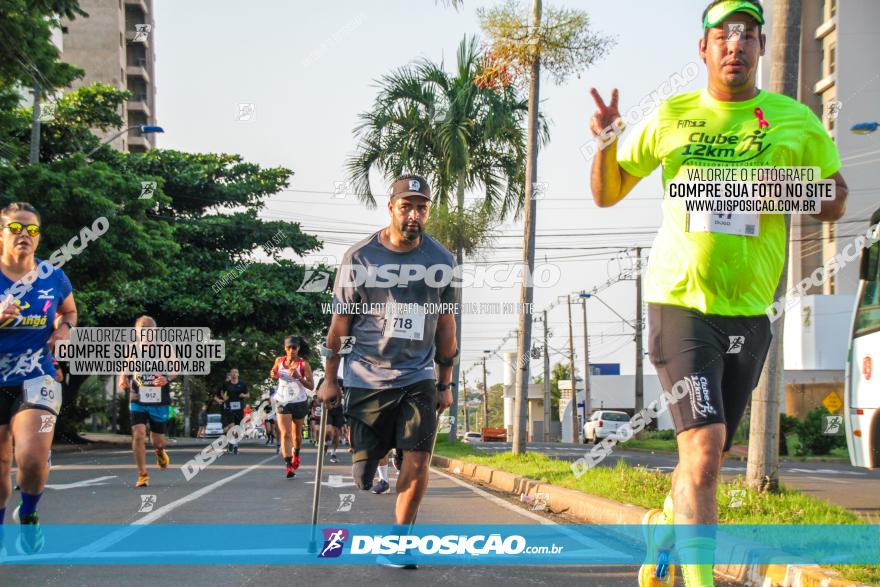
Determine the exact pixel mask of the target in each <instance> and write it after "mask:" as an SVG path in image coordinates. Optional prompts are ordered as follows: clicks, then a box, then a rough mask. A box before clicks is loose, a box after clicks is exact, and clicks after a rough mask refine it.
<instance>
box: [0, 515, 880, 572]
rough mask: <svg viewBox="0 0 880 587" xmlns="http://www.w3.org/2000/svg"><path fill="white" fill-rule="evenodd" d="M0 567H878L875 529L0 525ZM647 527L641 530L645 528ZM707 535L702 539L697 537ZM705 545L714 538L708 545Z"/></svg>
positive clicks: (879, 534) (879, 542) (878, 529)
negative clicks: (664, 562)
mask: <svg viewBox="0 0 880 587" xmlns="http://www.w3.org/2000/svg"><path fill="white" fill-rule="evenodd" d="M0 528H2V529H3V530H5V535H4V536H2V544H3V547H4V548H3V549H2V551H0V563H3V564H61V563H63V564H67V565H69V564H80V565H109V564H125V565H130V564H138V565H143V564H161V565H168V564H187V565H192V564H197V565H199V564H259V565H273V564H278V565H312V564H349V565H360V564H368V565H369V564H377V563H383V562H391V563H402V564H405V563H410V562H412V563H418V564H430V565H448V564H451V565H639V564H642V563H643V562H645V561H646V560H648V561H650V560H652V559H654V558H656V557H657V553H658V552H660V551H669V555H670V557H671V561H672V562H673V563H699V564H740V563H754V564H771V563H778V564H880V526H878V525H876V524H863V525H862V524H860V525H723V526H670V525H661V526H653V527H650V528H646V527H645V526H632V525H557V524H548V525H486V524H472V525H430V524H424V525H423V524H420V525H417V526H414V527H413V528H412V529H408V528H406V527H399V526H390V525H361V524H349V525H337V526H323V525H322V526H317V527H314V528H313V527H312V526H309V525H273V524H266V525H258V524H251V525H209V524H202V525H194V524H152V525H138V524H132V525H52V524H45V525H42V526H40V527H39V530H36V529H35V528H34V527H32V526H23V527H19V526H18V525H14V524H7V525H5V526H0ZM646 530H650V531H648V532H646ZM707 539H708V540H707ZM713 546H714V547H713Z"/></svg>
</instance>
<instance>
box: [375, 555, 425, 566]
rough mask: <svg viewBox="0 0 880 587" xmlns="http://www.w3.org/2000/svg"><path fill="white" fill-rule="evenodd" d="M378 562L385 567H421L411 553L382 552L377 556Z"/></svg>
mask: <svg viewBox="0 0 880 587" xmlns="http://www.w3.org/2000/svg"><path fill="white" fill-rule="evenodd" d="M376 562H377V563H379V564H380V565H382V566H383V567H388V568H390V569H408V570H415V569H418V568H419V565H417V564H416V562H415V559H413V557H412V556H411V555H409V554H389V555H384V554H380V555H379V556H377V557H376Z"/></svg>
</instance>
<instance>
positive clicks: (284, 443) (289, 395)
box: [269, 336, 315, 479]
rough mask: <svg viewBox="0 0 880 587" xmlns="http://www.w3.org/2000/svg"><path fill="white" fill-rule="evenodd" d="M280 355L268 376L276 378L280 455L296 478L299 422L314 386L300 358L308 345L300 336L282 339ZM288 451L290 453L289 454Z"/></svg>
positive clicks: (307, 365)
mask: <svg viewBox="0 0 880 587" xmlns="http://www.w3.org/2000/svg"><path fill="white" fill-rule="evenodd" d="M284 353H285V354H284V356H283V357H278V358H277V359H275V364H274V365H273V366H272V370H271V371H270V372H269V377H271V378H272V379H276V380H277V381H278V390H277V391H276V392H275V401H276V402H277V405H278V408H277V410H276V413H277V421H278V429H279V432H280V441H281V456H282V458H283V459H284V463H285V468H286V475H287V478H288V479H292V478H293V477H296V470H297V469H299V451H300V449H301V448H302V429H303V421H304V419H305V417H306V416H307V415H308V413H309V402H308V399H309V393H308V392H309V391H310V390H312V389H314V387H315V382H314V381H313V380H312V368H311V366H309V364H308V363H307V362H306V361H305V360H304V358H305V357H307V356H308V355H309V345H308V343H307V342H306V341H305V339H304V338H303V337H301V336H288V337H287V338H286V339H284ZM291 452H292V453H293V454H292V455H291Z"/></svg>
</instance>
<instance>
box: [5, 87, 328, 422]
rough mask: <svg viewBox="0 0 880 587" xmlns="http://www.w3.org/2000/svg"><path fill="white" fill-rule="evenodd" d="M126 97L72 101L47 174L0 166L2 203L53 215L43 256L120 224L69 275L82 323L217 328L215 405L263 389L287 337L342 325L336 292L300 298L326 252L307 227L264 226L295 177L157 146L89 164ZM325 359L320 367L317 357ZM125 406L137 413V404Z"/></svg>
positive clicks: (49, 131) (79, 93)
mask: <svg viewBox="0 0 880 587" xmlns="http://www.w3.org/2000/svg"><path fill="white" fill-rule="evenodd" d="M120 99H124V93H120V92H118V91H116V90H113V89H111V88H108V87H101V86H90V87H87V88H79V89H78V90H75V91H74V92H71V93H70V94H68V95H65V96H64V97H62V98H61V99H60V100H59V105H60V106H59V108H60V110H59V116H58V117H57V118H56V119H55V120H53V121H50V122H49V123H47V124H46V125H44V126H43V128H42V132H43V136H44V137H45V139H46V140H44V141H43V144H44V145H45V149H46V155H47V156H46V158H45V159H42V161H43V163H40V164H37V165H24V164H23V162H21V161H18V162H13V164H11V165H0V186H2V187H0V205H5V204H6V203H7V202H9V201H15V200H24V201H29V202H31V203H32V204H34V205H35V206H36V207H37V208H38V209H39V210H40V212H41V214H42V216H43V233H44V236H43V239H42V242H41V247H40V251H38V256H40V257H41V258H43V257H47V256H48V255H49V254H50V253H51V252H52V251H54V250H56V249H58V248H59V247H61V246H63V245H65V244H66V243H67V242H68V241H69V240H70V239H71V238H72V237H73V236H75V235H77V234H79V232H80V230H81V229H82V228H83V227H85V226H91V225H92V223H93V222H94V220H95V218H98V217H101V216H103V217H106V218H107V220H108V223H109V226H110V228H109V230H108V231H107V232H106V234H104V235H103V236H101V237H100V238H98V239H97V240H95V241H93V242H91V243H90V244H89V246H88V247H86V248H85V249H84V250H83V251H82V252H81V253H80V254H78V255H76V256H75V257H74V258H72V259H71V260H70V261H68V262H67V263H66V264H65V265H64V271H65V272H66V273H67V274H68V276H69V277H70V279H71V282H72V283H73V285H74V296H75V298H76V300H77V305H78V308H79V312H80V320H79V323H80V324H81V325H84V326H97V325H100V326H128V325H131V324H132V323H133V322H134V320H135V318H136V317H137V316H138V315H140V314H149V315H152V316H154V317H155V318H156V320H157V322H158V324H159V325H160V326H201V327H205V326H206V327H209V328H210V329H211V332H212V336H213V337H214V338H217V339H224V340H226V360H225V361H224V362H223V363H222V364H218V363H214V365H213V366H212V371H211V374H210V375H209V376H207V377H205V378H204V379H205V383H204V386H205V394H209V393H213V392H215V391H216V390H217V389H219V388H220V386H221V385H222V383H223V381H224V376H225V372H226V370H228V369H229V368H230V367H233V366H235V367H238V368H239V370H240V371H241V377H242V379H243V380H245V381H247V382H248V383H250V384H252V385H260V386H264V385H265V379H266V376H267V374H268V371H269V369H270V368H271V365H272V360H273V358H274V357H275V356H278V355H280V354H281V353H282V351H283V348H282V347H283V344H282V342H283V338H284V336H286V335H289V334H300V335H302V336H304V337H305V338H307V339H309V340H311V341H312V342H313V343H314V342H315V341H316V340H317V337H318V335H320V334H322V333H323V330H324V329H325V328H326V326H327V325H328V324H329V316H327V315H324V314H323V313H322V312H321V307H320V303H319V302H321V301H329V294H326V293H304V292H298V291H297V286H298V285H299V284H300V283H302V281H303V277H304V268H303V267H302V266H300V265H297V264H295V263H294V262H292V261H290V260H289V257H291V256H302V255H305V254H308V253H310V252H312V251H315V250H317V249H319V248H320V247H321V243H320V241H319V240H318V239H317V238H315V237H314V236H312V235H308V234H305V233H303V232H302V231H301V229H300V226H299V224H298V223H295V222H285V221H264V220H262V219H261V218H260V217H259V213H260V211H261V210H262V209H263V208H264V206H265V202H266V199H267V198H268V197H269V196H271V195H272V194H274V193H276V192H278V191H279V190H281V189H284V188H285V187H287V185H288V181H289V178H290V176H291V175H292V173H293V172H292V171H291V170H289V169H285V168H281V167H278V168H268V169H264V168H261V167H260V166H258V165H256V164H253V163H248V162H245V161H243V160H242V159H241V157H240V156H238V155H232V154H210V153H205V154H198V153H196V154H193V153H182V152H177V151H170V150H158V149H156V150H151V151H149V152H147V153H144V154H128V153H121V152H117V151H114V150H113V149H111V148H109V147H102V148H101V149H99V150H98V151H96V152H95V154H94V156H93V159H88V158H87V157H86V156H85V155H84V154H83V153H82V151H81V149H80V144H82V143H84V142H85V143H87V144H94V141H96V140H97V139H94V137H92V138H91V142H90V140H89V137H87V136H85V135H84V134H83V133H87V132H88V131H87V129H89V128H100V127H101V125H105V124H106V125H109V126H110V127H112V126H114V124H115V122H116V121H115V120H114V119H113V114H111V112H112V111H113V110H114V109H115V107H116V106H117V105H118V103H119V100H120ZM29 115H30V113H29V111H28V109H20V111H19V112H17V113H16V115H15V118H14V121H15V125H14V126H15V127H18V128H21V127H22V126H26V125H27V124H28V120H29ZM15 136H18V137H22V135H21V134H20V133H19V134H17V135H15ZM145 181H151V182H155V184H156V189H155V192H154V194H153V196H152V197H147V198H142V197H141V194H142V189H143V186H142V182H145ZM329 271H330V270H329V269H328V272H329ZM312 361H313V365H314V366H317V365H318V364H319V359H318V358H317V357H316V356H313V357H312ZM62 365H63V366H66V363H62ZM85 378H86V377H85V376H70V377H69V379H68V381H67V384H66V385H65V388H64V408H63V409H64V410H65V412H64V413H63V414H62V416H63V417H62V418H61V420H60V422H61V424H60V425H59V427H58V432H59V434H60V435H62V436H65V437H74V436H75V429H74V427H75V425H76V424H78V423H79V422H80V421H81V420H82V416H83V413H82V412H81V411H76V410H75V409H74V407H75V406H76V404H77V402H76V398H77V394H78V390H79V386H80V385H81V384H82V382H83V381H84V380H85ZM193 379H197V378H193ZM119 401H120V402H121V404H120V405H123V406H124V403H125V401H126V400H125V398H123V397H121V396H120V398H119ZM123 411H125V410H123ZM118 415H119V417H120V422H122V417H123V414H122V412H119V413H118Z"/></svg>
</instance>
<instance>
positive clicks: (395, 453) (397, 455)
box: [391, 448, 403, 473]
mask: <svg viewBox="0 0 880 587" xmlns="http://www.w3.org/2000/svg"><path fill="white" fill-rule="evenodd" d="M391 464H392V465H394V470H395V471H397V472H398V473H399V472H400V469H401V468H402V467H403V451H402V450H397V449H396V448H395V449H392V450H391Z"/></svg>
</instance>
